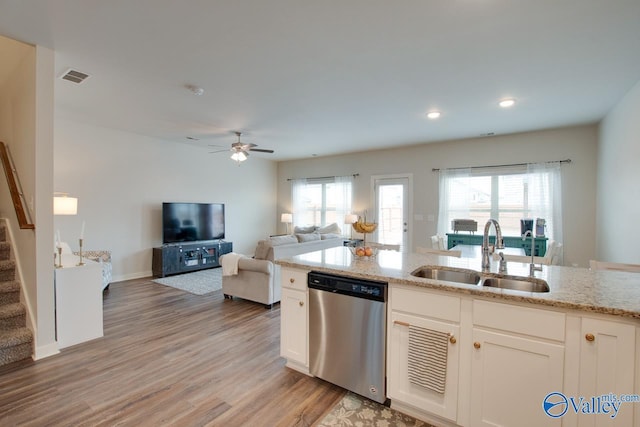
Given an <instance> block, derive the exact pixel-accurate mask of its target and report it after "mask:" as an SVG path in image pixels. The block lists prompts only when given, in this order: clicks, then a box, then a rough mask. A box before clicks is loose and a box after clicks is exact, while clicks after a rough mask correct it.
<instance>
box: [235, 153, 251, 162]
mask: <svg viewBox="0 0 640 427" xmlns="http://www.w3.org/2000/svg"><path fill="white" fill-rule="evenodd" d="M247 157H249V156H247V153H245V152H244V151H236V152H235V153H233V154H232V155H231V159H233V160H234V161H236V162H238V163H240V162H244V161H245V160H247Z"/></svg>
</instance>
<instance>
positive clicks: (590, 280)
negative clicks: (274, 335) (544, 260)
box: [276, 247, 640, 319]
mask: <svg viewBox="0 0 640 427" xmlns="http://www.w3.org/2000/svg"><path fill="white" fill-rule="evenodd" d="M480 261H481V260H480V259H479V258H455V257H446V256H444V257H443V256H437V255H423V254H417V253H403V252H395V251H379V252H378V254H377V256H376V257H374V258H359V259H356V258H355V257H354V256H353V255H352V254H351V252H350V251H349V249H348V248H345V247H337V248H331V249H325V250H323V251H318V252H310V253H306V254H301V255H297V256H295V257H292V258H287V259H279V260H277V261H276V263H277V264H279V265H281V266H285V267H293V268H303V269H306V270H315V271H323V272H326V273H333V274H342V275H345V276H351V277H359V278H363V279H370V280H381V281H385V282H389V283H391V284H403V285H413V286H419V287H423V288H429V289H436V290H442V291H449V292H456V293H461V294H467V295H477V296H483V297H490V298H496V299H503V300H509V301H519V302H525V303H531V304H539V305H546V306H552V307H558V308H568V309H575V310H582V311H588V312H592V313H601V314H609V315H615V316H624V317H631V318H636V319H640V274H638V273H625V272H615V271H591V270H589V269H586V268H573V267H560V266H543V267H542V268H543V270H542V271H537V272H536V273H535V276H536V277H537V278H539V279H543V280H545V281H547V283H548V284H549V288H550V292H540V293H536V292H522V291H514V290H509V289H499V288H489V287H480V286H476V285H466V284H457V283H454V282H446V281H437V280H432V279H425V278H419V277H414V276H412V275H411V272H412V271H414V270H416V269H417V268H419V267H422V266H425V265H439V266H446V267H454V268H466V269H471V270H475V271H477V272H480V271H481V266H480ZM497 271H498V262H497V261H494V260H493V259H492V260H491V273H497ZM507 274H508V275H513V276H528V274H529V265H528V264H521V263H516V262H509V263H508V272H507Z"/></svg>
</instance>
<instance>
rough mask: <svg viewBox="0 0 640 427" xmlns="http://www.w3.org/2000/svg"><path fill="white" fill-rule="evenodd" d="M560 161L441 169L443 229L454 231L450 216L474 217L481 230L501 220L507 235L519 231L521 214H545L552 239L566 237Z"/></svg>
mask: <svg viewBox="0 0 640 427" xmlns="http://www.w3.org/2000/svg"><path fill="white" fill-rule="evenodd" d="M561 203H562V200H561V178H560V165H559V164H557V163H551V164H546V163H545V164H535V165H528V166H517V167H502V168H484V169H482V168H479V169H459V170H442V171H440V209H439V216H438V234H442V235H444V234H445V233H449V232H451V230H452V228H451V220H453V219H473V220H475V221H477V222H478V230H479V231H480V232H481V231H482V230H483V228H484V225H485V223H486V222H487V220H488V219H490V218H493V219H496V220H498V222H499V223H500V227H501V228H502V234H503V235H505V236H519V235H520V219H522V218H531V219H536V218H544V219H545V220H546V225H547V229H546V232H545V235H546V236H547V237H548V238H549V239H554V240H556V241H562V208H561Z"/></svg>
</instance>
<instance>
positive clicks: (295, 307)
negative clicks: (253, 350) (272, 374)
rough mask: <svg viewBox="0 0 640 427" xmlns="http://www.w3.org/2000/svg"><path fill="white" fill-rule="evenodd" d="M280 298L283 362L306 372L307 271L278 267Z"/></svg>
mask: <svg viewBox="0 0 640 427" xmlns="http://www.w3.org/2000/svg"><path fill="white" fill-rule="evenodd" d="M280 277H281V285H282V298H281V301H280V355H281V356H282V357H284V358H286V359H287V366H289V367H290V368H292V369H296V370H298V371H301V372H304V373H307V374H308V373H309V339H308V327H307V326H308V319H309V309H308V304H307V298H308V290H307V272H306V271H303V270H294V269H289V268H282V269H281V273H280Z"/></svg>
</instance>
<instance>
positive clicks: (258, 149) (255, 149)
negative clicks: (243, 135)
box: [249, 148, 273, 153]
mask: <svg viewBox="0 0 640 427" xmlns="http://www.w3.org/2000/svg"><path fill="white" fill-rule="evenodd" d="M249 151H257V152H259V153H273V150H264V149H262V148H249Z"/></svg>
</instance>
